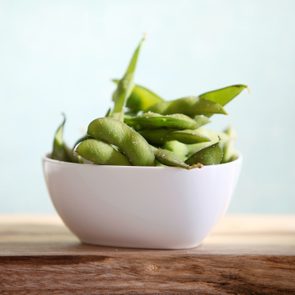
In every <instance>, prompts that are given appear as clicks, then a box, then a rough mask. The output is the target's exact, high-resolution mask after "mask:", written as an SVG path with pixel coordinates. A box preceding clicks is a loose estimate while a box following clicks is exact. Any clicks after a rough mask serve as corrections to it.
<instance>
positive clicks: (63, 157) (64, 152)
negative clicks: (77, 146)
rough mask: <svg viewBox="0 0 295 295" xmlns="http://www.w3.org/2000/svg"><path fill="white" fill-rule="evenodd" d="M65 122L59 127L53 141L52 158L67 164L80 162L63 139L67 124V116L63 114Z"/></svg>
mask: <svg viewBox="0 0 295 295" xmlns="http://www.w3.org/2000/svg"><path fill="white" fill-rule="evenodd" d="M62 116H63V121H62V123H61V124H60V125H59V126H58V128H57V130H56V132H55V134H54V139H53V147H52V152H51V158H52V159H54V160H59V161H65V162H78V160H77V158H76V157H75V156H74V154H73V151H72V150H71V149H70V148H69V147H68V146H67V145H66V143H65V142H64V138H63V133H64V126H65V124H66V116H65V114H62Z"/></svg>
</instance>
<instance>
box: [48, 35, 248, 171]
mask: <svg viewBox="0 0 295 295" xmlns="http://www.w3.org/2000/svg"><path fill="white" fill-rule="evenodd" d="M143 42H144V39H142V40H141V41H140V43H139V44H138V46H137V48H136V49H135V51H134V53H133V56H132V58H131V60H130V62H129V65H128V67H127V70H126V72H125V74H124V75H123V77H122V78H121V79H120V80H116V79H114V80H113V81H114V83H115V85H116V89H115V91H114V93H113V96H112V100H113V107H112V108H111V109H109V111H108V112H107V114H106V115H105V117H103V118H97V119H94V120H93V121H92V122H90V124H89V125H88V128H87V134H86V135H85V136H83V137H82V138H80V139H79V140H77V142H76V144H75V145H74V147H73V148H70V147H68V145H67V144H66V143H65V142H64V139H63V131H64V126H65V122H66V119H65V116H64V120H63V122H62V123H61V125H60V126H59V127H58V129H57V131H56V133H55V136H54V141H53V150H52V153H51V158H52V159H56V160H60V161H66V162H74V163H81V164H83V163H92V164H97V165H121V166H174V167H180V168H185V169H192V168H196V167H202V166H203V165H214V164H220V163H227V162H230V161H233V160H235V159H236V158H237V157H238V155H237V153H236V152H235V150H234V148H233V142H234V140H235V134H234V132H233V130H232V129H231V128H228V129H227V130H225V131H223V132H215V131H212V130H209V129H207V128H204V126H205V125H206V124H208V123H210V118H211V117H212V115H214V114H223V115H226V114H227V113H226V111H225V109H224V106H225V105H226V104H227V103H229V102H230V101H231V100H232V99H233V98H235V97H236V96H237V95H238V94H240V92H242V91H243V90H244V89H245V88H247V86H246V85H242V84H238V85H232V86H228V87H224V88H221V89H217V90H213V91H209V92H206V93H203V94H201V95H198V96H188V97H182V98H178V99H174V100H165V99H163V98H162V97H160V96H159V95H157V94H156V93H154V92H153V91H151V90H149V89H148V88H146V87H143V86H141V85H137V84H134V82H133V81H134V74H135V70H136V65H137V60H138V57H139V53H140V50H141V47H142V44H143Z"/></svg>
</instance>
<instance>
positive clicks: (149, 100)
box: [113, 79, 164, 112]
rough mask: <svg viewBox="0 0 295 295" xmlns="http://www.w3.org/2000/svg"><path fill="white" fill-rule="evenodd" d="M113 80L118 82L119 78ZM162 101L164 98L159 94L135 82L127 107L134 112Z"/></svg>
mask: <svg viewBox="0 0 295 295" xmlns="http://www.w3.org/2000/svg"><path fill="white" fill-rule="evenodd" d="M113 81H114V82H115V83H118V81H119V80H117V79H114V80H113ZM161 101H164V99H163V98H162V97H160V96H159V95H158V94H156V93H154V92H153V91H151V90H150V89H148V88H146V87H144V86H142V85H138V84H135V85H134V87H133V90H132V92H131V94H130V96H129V97H128V99H127V103H126V107H127V108H129V110H130V111H132V112H139V111H146V110H148V109H149V108H150V107H151V106H153V105H155V104H157V103H159V102H161Z"/></svg>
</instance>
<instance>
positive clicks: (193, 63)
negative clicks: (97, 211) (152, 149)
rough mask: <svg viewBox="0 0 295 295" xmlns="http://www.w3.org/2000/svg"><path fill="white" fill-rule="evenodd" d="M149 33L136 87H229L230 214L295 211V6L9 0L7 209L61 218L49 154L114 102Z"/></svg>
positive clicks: (4, 26) (0, 117)
mask: <svg viewBox="0 0 295 295" xmlns="http://www.w3.org/2000/svg"><path fill="white" fill-rule="evenodd" d="M143 32H147V33H148V39H147V42H146V44H145V46H144V49H143V51H142V55H141V60H140V62H139V67H138V72H137V77H136V80H137V81H138V82H141V83H143V84H145V85H147V86H149V87H151V88H152V89H154V90H155V91H157V92H158V93H159V94H161V95H162V96H164V97H167V98H176V97H178V96H182V95H187V94H199V93H201V92H204V91H207V90H210V89H214V88H218V87H221V86H225V85H228V84H232V83H246V84H248V85H249V86H250V89H251V94H250V95H248V94H247V93H244V94H243V95H241V96H240V97H239V98H238V99H237V100H236V101H235V102H233V103H232V104H231V105H230V106H229V107H228V108H227V109H228V112H229V113H230V115H231V116H230V117H229V118H225V117H219V118H217V117H216V118H217V119H216V118H215V119H216V124H215V126H220V128H222V127H224V126H225V125H227V124H228V123H232V124H233V125H234V126H235V127H236V129H237V131H238V134H239V142H238V146H239V149H240V150H241V151H242V153H243V155H244V167H243V171H242V175H241V179H240V182H239V185H238V188H237V191H236V194H235V197H234V200H233V202H232V205H231V208H230V210H231V212H269V213H273V212H279V213H295V194H294V191H295V190H294V183H295V172H294V171H295V170H294V166H295V159H294V145H295V135H294V132H293V130H294V123H295V120H294V110H295V95H294V86H295V38H294V36H295V1H292V0H289V1H287V0H280V1H279V0H277V1H270V0H268V1H266V0H265V1H263V0H260V1H258V0H245V1H237V0H232V1H229V0H216V1H205V0H204V1H196V0H195V1H193V0H191V1H185V0H181V1H180V0H177V1H171V0H170V1H159V0H158V1H151V0H149V1H148V0H146V1H139V0H134V1H131V0H120V1H119V0H118V1H82V0H81V1H70V0H68V1H67V0H61V1H57V0H56V1H29V0H27V1H21V0H19V1H13V0H7V1H1V0H0V100H1V106H0V123H1V124H0V126H1V127H0V128H1V145H0V163H1V164H0V213H1V212H53V208H52V206H51V204H50V202H49V198H48V196H47V192H46V189H45V185H44V181H43V176H42V170H41V156H42V155H43V154H44V153H45V152H47V151H49V149H50V147H51V141H52V135H53V132H54V130H55V128H56V126H57V124H58V122H59V121H60V119H61V118H60V113H61V111H64V112H66V114H67V116H68V126H67V130H66V137H67V139H68V141H69V142H73V140H74V139H75V138H76V137H78V136H79V135H80V134H81V133H82V132H83V127H85V126H86V124H87V123H88V122H89V120H91V119H93V118H94V117H97V116H100V115H103V114H104V112H105V110H106V109H107V107H108V106H109V105H110V94H111V92H112V89H113V85H112V84H111V83H110V78H112V77H118V76H119V75H121V74H122V72H123V70H124V68H125V66H126V64H127V62H128V59H129V57H130V55H131V52H132V50H133V48H134V47H135V45H136V43H137V41H138V40H139V38H140V37H141V35H142V33H143Z"/></svg>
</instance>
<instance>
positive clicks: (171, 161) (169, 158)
mask: <svg viewBox="0 0 295 295" xmlns="http://www.w3.org/2000/svg"><path fill="white" fill-rule="evenodd" d="M153 151H154V153H155V157H156V159H157V161H158V162H160V163H161V164H164V165H166V166H173V167H181V168H185V169H189V168H190V166H189V165H187V164H186V163H184V162H183V161H182V160H181V159H179V158H178V157H177V156H176V155H175V154H174V153H172V152H171V151H168V150H164V149H161V148H153Z"/></svg>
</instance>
